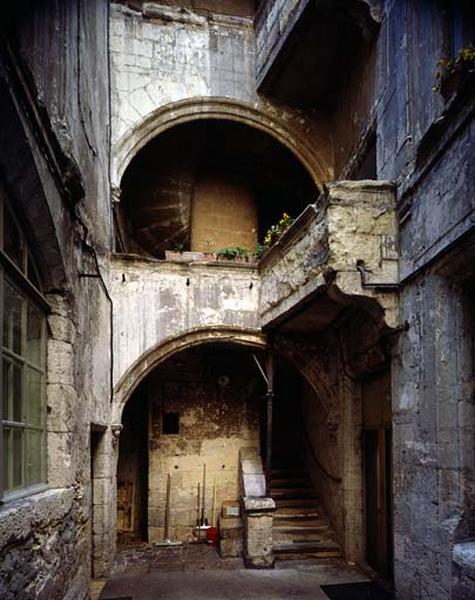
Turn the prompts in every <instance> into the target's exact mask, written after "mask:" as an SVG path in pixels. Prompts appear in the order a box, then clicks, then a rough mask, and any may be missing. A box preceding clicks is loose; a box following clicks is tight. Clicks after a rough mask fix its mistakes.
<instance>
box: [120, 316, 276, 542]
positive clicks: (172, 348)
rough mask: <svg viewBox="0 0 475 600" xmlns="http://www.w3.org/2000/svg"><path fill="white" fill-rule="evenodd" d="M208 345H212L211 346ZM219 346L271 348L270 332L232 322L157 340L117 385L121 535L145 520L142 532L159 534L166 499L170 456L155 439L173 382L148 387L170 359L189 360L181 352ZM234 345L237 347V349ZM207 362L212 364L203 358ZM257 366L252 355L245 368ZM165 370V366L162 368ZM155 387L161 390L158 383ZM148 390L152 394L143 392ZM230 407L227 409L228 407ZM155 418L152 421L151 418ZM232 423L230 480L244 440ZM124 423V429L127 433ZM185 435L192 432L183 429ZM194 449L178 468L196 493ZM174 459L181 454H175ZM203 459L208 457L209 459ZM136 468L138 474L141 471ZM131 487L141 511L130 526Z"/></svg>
mask: <svg viewBox="0 0 475 600" xmlns="http://www.w3.org/2000/svg"><path fill="white" fill-rule="evenodd" d="M205 346H206V347H208V348H207V349H205V348H204V347H205ZM216 346H219V347H223V349H224V348H226V349H225V353H226V352H235V353H239V350H238V347H241V348H243V349H245V350H246V349H247V350H252V349H255V350H258V349H260V350H262V349H264V348H265V347H266V341H265V337H264V336H263V335H262V334H261V333H260V332H258V331H251V330H243V329H238V328H232V327H231V328H206V329H195V330H192V331H188V332H186V333H184V334H182V335H179V336H176V337H172V338H169V339H167V340H165V341H164V342H162V343H159V344H157V345H156V346H155V347H154V348H152V349H151V350H149V351H148V352H146V353H145V354H144V355H142V357H141V358H140V359H138V360H137V361H136V362H135V363H134V364H133V365H132V366H131V367H130V368H129V369H128V370H127V372H126V373H125V374H124V376H123V377H122V378H121V380H120V381H119V382H118V384H117V386H116V395H115V403H114V407H113V415H114V420H113V424H112V427H111V428H112V433H113V435H114V441H113V449H114V452H113V460H112V461H111V468H112V471H111V482H112V486H111V494H110V508H111V514H112V518H111V522H112V529H113V531H114V533H115V532H116V531H119V530H120V532H121V534H124V532H125V535H126V536H127V535H129V534H135V533H136V532H137V528H136V525H137V523H139V524H140V529H141V531H142V535H143V532H144V531H145V532H147V531H148V535H151V536H152V539H153V536H156V535H158V534H157V529H158V527H157V523H158V522H159V518H158V517H157V516H156V514H155V513H157V511H156V510H155V506H156V503H157V502H163V494H162V492H163V490H161V488H160V490H161V491H157V490H158V489H159V487H158V486H159V485H161V483H162V476H163V473H162V471H163V467H162V465H160V466H158V462H160V461H162V460H165V461H166V460H167V456H168V455H167V454H166V451H165V450H164V452H165V453H164V454H162V450H160V454H159V453H158V451H157V448H158V446H157V445H156V443H155V442H154V440H155V441H156V435H157V433H156V428H155V420H156V417H157V412H156V408H154V407H155V405H156V403H157V402H158V403H159V404H160V406H161V405H162V393H164V390H165V391H166V389H168V388H169V387H170V383H169V382H168V380H165V381H166V382H168V383H166V385H167V386H168V388H163V389H162V388H161V387H160V391H159V392H158V394H157V396H156V397H155V394H153V395H150V393H149V392H148V391H145V392H144V390H151V389H152V388H151V387H150V384H153V385H154V386H155V385H156V381H158V380H154V377H155V378H159V377H162V376H163V369H164V368H165V369H167V364H168V365H169V364H170V363H173V361H176V365H178V364H179V363H180V361H181V360H183V358H180V357H183V356H188V358H189V356H190V352H192V353H195V352H197V351H198V352H200V353H201V352H205V354H206V355H208V353H209V350H212V348H213V347H216ZM233 348H234V350H232V349H233ZM215 352H216V350H215ZM221 352H222V351H221ZM184 362H185V364H187V363H186V359H185V361H184ZM173 364H174V363H173ZM203 364H208V363H206V362H203ZM210 364H211V363H210ZM235 364H236V363H235ZM176 365H175V366H176ZM252 367H253V363H252V360H250V361H249V365H248V366H247V367H244V370H246V369H247V370H249V369H251V370H252ZM174 368H175V367H173V372H174V373H175V374H176V371H175V370H174ZM160 369H162V370H161V371H160ZM238 371H239V372H240V373H241V368H239V369H238ZM231 379H232V377H231ZM154 381H155V382H154ZM184 385H185V388H183V395H184V396H185V397H186V398H188V396H189V394H190V389H191V388H190V386H189V385H188V386H186V383H185V384H184ZM144 386H145V387H144ZM191 387H193V386H191ZM153 389H155V387H154V388H153ZM237 389H239V388H237ZM157 390H158V388H157ZM144 393H145V394H149V395H148V396H147V395H143V394H144ZM174 397H175V396H174ZM220 398H221V396H220V394H219V393H218V394H217V397H216V398H215V399H214V400H213V399H212V398H211V397H210V398H209V402H211V403H212V402H213V401H214V402H216V400H217V401H218V402H219V401H220ZM234 399H236V398H234ZM129 400H130V402H129ZM177 401H178V400H177ZM144 402H145V403H144ZM242 402H243V403H244V405H245V404H246V400H245V399H243V401H242ZM185 404H186V402H185ZM232 404H233V402H231V405H232ZM126 406H127V408H126ZM146 406H149V408H148V409H147V408H145V407H146ZM183 406H184V405H183ZM197 406H198V407H199V406H200V405H199V404H198V405H197ZM147 410H149V411H150V412H149V413H147V412H146V411H147ZM181 410H182V411H185V412H183V413H182V415H186V414H187V413H186V410H187V409H186V408H182V409H181ZM200 410H201V408H198V409H197V413H196V414H198V413H199V411H200ZM236 410H237V411H239V410H242V407H241V408H237V409H236V408H235V409H234V411H235V412H236ZM131 411H132V412H131ZM225 412H227V409H226V410H225ZM130 414H133V417H132V420H131V419H130ZM160 414H161V413H160ZM223 414H224V413H223ZM229 414H230V415H232V414H235V413H232V412H231V413H229ZM236 414H237V413H236ZM149 419H151V420H150V421H149ZM186 419H187V417H186V416H183V421H182V423H183V432H185V430H186V431H188V430H187V429H186V427H187V426H186V425H185V422H186ZM228 419H231V417H229V418H228ZM180 420H181V419H180ZM188 420H189V419H188ZM140 423H150V425H149V427H151V429H150V428H148V429H147V426H146V427H145V428H143V427H142V426H140V427H139V426H138V425H137V424H140ZM229 423H232V425H230V431H231V430H232V431H233V435H234V437H232V436H231V437H230V438H229V440H230V441H229V448H227V452H228V454H227V457H228V458H229V461H230V462H229V464H227V471H226V473H224V471H223V475H224V476H225V478H227V479H229V478H230V477H231V476H232V475H233V468H234V465H233V464H232V457H233V456H234V455H233V452H234V450H235V448H234V446H236V443H237V442H239V441H240V439H241V438H240V436H239V434H237V433H236V431H235V421H234V420H232V419H231V420H230V421H229ZM122 427H123V431H122V433H121V430H122ZM203 427H204V426H203ZM246 427H247V425H245V424H244V423H243V424H242V425H241V428H242V429H245V428H246ZM131 428H132V429H131ZM181 429H182V426H181V425H180V432H181ZM197 431H198V434H199V435H205V434H203V431H202V429H198V430H197ZM131 432H132V433H131ZM166 433H169V432H168V431H165V430H163V432H162V430H161V427H160V435H163V434H166ZM241 433H242V432H241ZM119 434H120V436H119ZM198 434H197V435H198ZM183 435H186V434H185V433H183ZM154 436H155V437H154ZM241 437H242V436H241ZM251 437H252V436H251ZM119 438H120V439H119ZM203 439H206V441H205V442H204V443H205V445H206V444H208V445H209V444H212V443H213V440H212V438H210V437H209V436H208V438H206V435H205V437H204V438H203ZM243 439H244V441H246V440H247V442H248V443H249V439H248V438H247V437H246V436H244V438H243ZM131 440H132V442H131ZM163 441H164V447H165V446H167V443H168V441H169V440H168V441H167V439H166V438H164V440H163ZM215 443H218V445H219V441H217V442H215ZM191 446H193V452H195V450H194V449H195V445H194V443H191V445H190V448H191ZM190 448H188V450H189V451H190V452H191V449H190ZM183 452H185V450H184V449H183V448H182V454H183ZM193 452H192V455H190V456H188V455H187V457H188V458H185V463H186V464H185V463H184V464H182V465H181V467H184V470H180V472H179V473H178V475H179V477H180V478H181V477H187V478H188V479H186V482H185V487H186V486H188V487H186V489H187V490H188V492H189V494H192V493H194V490H195V488H194V487H193V486H192V485H191V483H190V480H191V478H192V477H193V476H194V469H193V470H192V471H193V473H189V470H187V464H188V462H189V460H191V458H192V459H193V460H198V459H197V458H196V456H195V454H196V452H195V454H193ZM185 454H186V452H185ZM234 454H235V452H234ZM198 455H199V456H201V450H200V451H199V452H198ZM207 455H208V459H209V451H208V450H205V451H204V454H203V456H204V457H206V456H207ZM174 456H175V454H174ZM124 457H125V460H124ZM127 457H131V458H127ZM190 457H191V458H190ZM168 458H169V457H168ZM173 460H177V459H175V458H173ZM202 460H206V458H204V459H202ZM219 460H223V459H222V458H219V459H218V461H219ZM157 461H158V462H157ZM187 461H188V462H187ZM198 462H199V461H198ZM223 462H224V461H223ZM226 462H227V461H226ZM139 463H140V465H139V467H137V466H136V465H137V464H139ZM197 464H198V463H197ZM124 465H125V466H124ZM134 465H135V466H134ZM149 465H150V466H149ZM175 468H177V467H175ZM134 473H137V474H139V475H137V474H134ZM144 474H145V475H144ZM150 474H153V476H154V484H153V485H151V486H149V484H148V477H149V476H150ZM143 480H144V481H145V484H144V483H143ZM234 480H235V477H234V476H233V481H234ZM129 488H130V489H132V490H133V493H130V494H129V496H130V498H133V501H132V500H131V501H130V502H129V505H130V507H131V511H132V512H133V515H134V516H135V518H134V519H130V522H131V523H132V521H133V522H134V526H133V527H132V525H131V524H129V525H125V526H124V523H126V522H127V520H124V518H123V515H124V514H126V512H127V511H124V508H123V505H124V498H125V496H127V490H129ZM185 500H186V499H185ZM185 503H186V502H185ZM150 507H152V508H153V513H154V516H153V518H150V520H149V517H148V515H149V514H151V512H152V510H151V509H150ZM149 509H150V511H149ZM157 514H158V513H157ZM137 515H138V516H137ZM148 535H147V533H145V537H142V539H148Z"/></svg>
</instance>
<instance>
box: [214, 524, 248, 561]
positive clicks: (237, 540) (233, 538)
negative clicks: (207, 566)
mask: <svg viewBox="0 0 475 600" xmlns="http://www.w3.org/2000/svg"><path fill="white" fill-rule="evenodd" d="M242 538H243V523H242V519H240V518H239V517H228V518H226V517H220V518H219V553H220V555H221V556H222V557H223V558H232V557H236V556H242V552H243V541H242Z"/></svg>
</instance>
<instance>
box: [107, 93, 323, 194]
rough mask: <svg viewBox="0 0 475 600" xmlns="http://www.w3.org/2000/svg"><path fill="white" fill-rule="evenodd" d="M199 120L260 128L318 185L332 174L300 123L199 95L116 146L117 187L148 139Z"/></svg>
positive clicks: (160, 112)
mask: <svg viewBox="0 0 475 600" xmlns="http://www.w3.org/2000/svg"><path fill="white" fill-rule="evenodd" d="M199 119H222V120H231V121H237V122H240V123H242V124H244V125H248V126H250V127H253V128H255V129H259V130H261V131H263V132H264V133H267V134H268V135H270V136H271V137H273V138H274V139H276V140H277V141H279V142H280V143H281V144H283V145H284V146H285V147H286V148H288V149H289V150H290V151H291V152H292V153H293V154H294V155H295V156H296V158H297V159H298V160H299V161H300V162H301V163H302V164H303V165H304V167H305V168H306V169H307V171H308V173H309V174H310V176H311V177H312V179H313V181H314V182H315V184H316V185H317V186H319V187H321V184H322V183H323V182H325V181H328V180H330V179H331V177H332V172H331V168H330V167H329V165H327V164H326V163H325V161H324V160H323V159H322V157H320V156H319V153H318V151H317V149H316V148H315V146H314V145H313V144H312V142H311V136H308V135H306V131H305V130H304V129H303V128H302V127H299V123H295V122H290V120H289V119H283V118H280V117H279V116H278V111H277V110H276V109H275V108H273V109H272V110H270V109H269V110H266V109H264V108H262V107H257V106H256V105H255V104H247V103H245V102H241V101H238V100H231V99H229V98H206V97H205V98H201V97H198V98H190V99H187V100H181V101H179V102H174V103H171V104H167V105H165V106H162V107H160V108H158V109H157V110H155V111H154V112H152V113H151V114H149V115H148V116H147V117H145V119H143V120H142V122H141V123H139V124H138V125H137V126H136V127H134V128H133V129H132V130H131V131H129V132H128V133H127V134H125V135H124V136H122V138H121V139H120V140H119V141H118V142H117V144H116V145H115V147H114V149H113V156H112V169H111V180H112V186H113V189H116V190H119V189H120V182H121V179H122V176H123V174H124V172H125V170H126V168H127V166H128V165H129V164H130V162H131V160H132V159H133V158H134V156H136V154H137V153H138V152H139V150H141V149H142V148H143V147H144V146H145V145H146V144H147V143H148V142H150V141H151V140H152V139H153V138H155V137H157V136H158V135H160V134H161V133H163V132H164V131H166V130H167V129H170V128H171V127H175V126H176V125H180V124H182V123H186V122H191V121H196V120H199Z"/></svg>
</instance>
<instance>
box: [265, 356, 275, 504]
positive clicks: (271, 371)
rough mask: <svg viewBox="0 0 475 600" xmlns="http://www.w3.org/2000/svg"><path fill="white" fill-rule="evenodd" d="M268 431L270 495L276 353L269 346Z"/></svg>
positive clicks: (267, 468)
mask: <svg viewBox="0 0 475 600" xmlns="http://www.w3.org/2000/svg"><path fill="white" fill-rule="evenodd" d="M266 370H267V393H266V400H267V419H266V421H267V423H266V425H267V431H266V487H267V495H269V491H270V490H269V486H270V475H271V470H272V412H273V404H274V355H273V353H272V350H271V349H270V348H269V352H268V353H267V369H266Z"/></svg>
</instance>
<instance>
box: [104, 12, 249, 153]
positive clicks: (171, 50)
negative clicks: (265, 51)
mask: <svg viewBox="0 0 475 600" xmlns="http://www.w3.org/2000/svg"><path fill="white" fill-rule="evenodd" d="M148 7H149V10H148V12H142V11H139V10H132V9H130V8H128V7H124V6H123V5H118V4H112V15H111V17H112V20H111V33H112V35H111V50H112V55H111V57H112V65H113V88H114V108H113V140H114V141H117V140H119V138H120V137H121V136H122V135H124V133H126V132H127V131H128V130H130V129H131V128H133V127H134V126H136V125H137V124H138V123H139V122H140V121H141V120H142V119H143V118H144V117H146V116H147V115H148V114H150V113H151V112H153V111H154V110H156V109H157V108H159V107H160V106H164V105H166V104H168V103H170V102H176V101H178V100H183V99H186V98H192V97H200V96H215V97H222V96H225V97H226V96H227V97H231V98H240V99H242V100H245V101H247V102H250V103H253V102H257V101H258V98H257V94H256V91H255V85H254V31H253V27H252V20H251V19H249V18H243V17H232V16H229V15H219V14H217V13H214V14H209V15H203V14H199V13H197V12H194V11H193V10H190V9H185V10H181V9H179V8H176V7H170V6H165V5H162V4H160V3H158V2H157V3H155V2H154V3H148Z"/></svg>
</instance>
